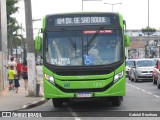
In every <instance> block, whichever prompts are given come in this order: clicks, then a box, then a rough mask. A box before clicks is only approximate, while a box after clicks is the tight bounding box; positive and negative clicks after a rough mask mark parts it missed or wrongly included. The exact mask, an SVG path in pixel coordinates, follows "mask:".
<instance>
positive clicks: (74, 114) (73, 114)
mask: <svg viewBox="0 0 160 120" xmlns="http://www.w3.org/2000/svg"><path fill="white" fill-rule="evenodd" d="M67 109H68V111H70V112H71V115H72V116H73V117H74V119H75V120H81V118H79V117H77V116H78V115H77V113H76V112H74V111H73V110H72V109H71V108H70V107H68V108H67Z"/></svg>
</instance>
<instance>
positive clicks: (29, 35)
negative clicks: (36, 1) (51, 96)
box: [24, 0, 36, 96]
mask: <svg viewBox="0 0 160 120" xmlns="http://www.w3.org/2000/svg"><path fill="white" fill-rule="evenodd" d="M24 5H25V21H26V39H27V40H26V43H27V66H28V95H29V96H35V94H36V74H35V73H36V68H35V51H34V41H33V27H32V8H31V0H24Z"/></svg>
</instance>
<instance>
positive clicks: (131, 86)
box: [126, 83, 160, 98]
mask: <svg viewBox="0 0 160 120" xmlns="http://www.w3.org/2000/svg"><path fill="white" fill-rule="evenodd" d="M126 85H128V86H131V87H133V88H136V89H138V90H141V91H143V92H145V93H147V94H149V95H153V96H154V97H156V98H160V96H158V95H154V94H153V93H151V92H148V91H146V90H143V89H141V88H139V87H137V86H134V85H131V84H129V83H126Z"/></svg>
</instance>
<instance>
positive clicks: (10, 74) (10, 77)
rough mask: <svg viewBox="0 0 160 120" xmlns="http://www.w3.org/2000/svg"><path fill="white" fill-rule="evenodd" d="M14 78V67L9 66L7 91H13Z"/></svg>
mask: <svg viewBox="0 0 160 120" xmlns="http://www.w3.org/2000/svg"><path fill="white" fill-rule="evenodd" d="M15 76H16V71H15V70H14V66H13V65H11V66H10V69H9V70H8V81H9V91H11V90H14V79H15Z"/></svg>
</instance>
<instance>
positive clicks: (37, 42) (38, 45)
mask: <svg viewBox="0 0 160 120" xmlns="http://www.w3.org/2000/svg"><path fill="white" fill-rule="evenodd" d="M40 48H41V37H40V36H39V35H37V36H36V41H35V50H37V51H39V50H40Z"/></svg>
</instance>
